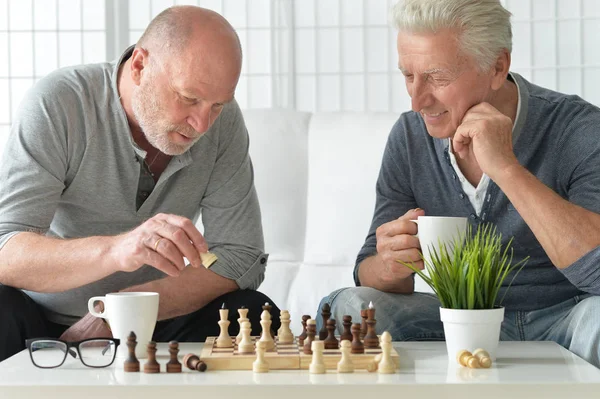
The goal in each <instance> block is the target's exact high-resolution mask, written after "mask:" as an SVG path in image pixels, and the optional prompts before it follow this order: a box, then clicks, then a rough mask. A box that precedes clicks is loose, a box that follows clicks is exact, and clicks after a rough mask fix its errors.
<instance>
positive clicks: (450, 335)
mask: <svg viewBox="0 0 600 399" xmlns="http://www.w3.org/2000/svg"><path fill="white" fill-rule="evenodd" d="M511 244H512V238H511V239H510V240H509V241H508V243H507V244H506V245H505V246H504V247H503V246H502V235H501V234H500V233H498V232H497V230H496V227H495V226H493V225H491V224H483V225H479V227H478V228H477V231H476V232H475V234H473V232H472V228H471V227H470V226H468V227H467V230H466V232H465V234H461V235H459V236H457V238H455V239H454V240H453V241H452V242H451V243H450V244H448V245H446V244H442V243H439V245H437V247H436V246H435V245H434V246H431V247H430V248H429V258H428V259H425V258H424V257H423V255H422V254H421V258H422V259H423V262H424V270H419V269H417V268H415V266H414V265H413V264H412V263H405V262H401V261H399V262H400V263H402V264H403V265H405V266H407V267H409V268H410V269H412V270H413V271H414V272H415V273H417V274H418V275H419V276H420V277H421V278H422V279H423V280H424V281H425V283H427V284H428V285H429V286H430V287H431V289H432V290H433V291H434V292H435V294H436V295H437V297H438V298H439V300H440V303H441V307H440V317H441V320H442V322H443V324H444V334H445V337H446V348H447V350H448V356H449V357H450V359H453V358H454V357H455V356H456V354H457V353H458V351H460V350H463V349H467V350H469V351H473V350H475V349H477V348H484V349H485V350H487V351H488V352H489V354H490V356H491V357H492V359H495V356H496V350H497V348H498V341H499V339H500V327H501V324H502V320H503V319H504V307H502V306H500V304H501V302H502V299H503V298H504V296H503V297H502V298H500V300H498V293H499V291H500V287H501V286H502V285H503V283H504V281H505V280H506V278H507V277H508V276H509V275H510V274H511V273H513V272H514V273H513V275H512V280H511V281H510V283H512V281H513V280H514V277H515V276H516V275H517V274H518V273H519V272H520V271H521V269H522V268H523V266H525V263H526V261H527V258H525V259H523V260H521V261H520V262H517V263H513V262H512V257H513V251H512V248H511ZM509 287H510V284H509V285H508V287H507V289H508V288H509ZM504 294H506V291H505V293H504Z"/></svg>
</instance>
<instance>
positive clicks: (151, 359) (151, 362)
mask: <svg viewBox="0 0 600 399" xmlns="http://www.w3.org/2000/svg"><path fill="white" fill-rule="evenodd" d="M144 373H151V374H153V373H160V364H158V362H157V361H156V342H154V341H150V342H148V361H147V362H146V364H144Z"/></svg>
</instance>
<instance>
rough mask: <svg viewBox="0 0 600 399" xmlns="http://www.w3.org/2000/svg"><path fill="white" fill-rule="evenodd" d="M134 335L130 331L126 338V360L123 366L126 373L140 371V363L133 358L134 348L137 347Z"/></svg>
mask: <svg viewBox="0 0 600 399" xmlns="http://www.w3.org/2000/svg"><path fill="white" fill-rule="evenodd" d="M136 338H137V337H136V336H135V333H134V332H133V331H132V332H130V333H129V336H128V337H127V351H128V352H127V353H128V355H127V359H125V363H124V364H123V369H124V370H125V371H126V372H136V371H140V361H139V360H138V359H137V357H136V356H135V347H136V345H137V341H136Z"/></svg>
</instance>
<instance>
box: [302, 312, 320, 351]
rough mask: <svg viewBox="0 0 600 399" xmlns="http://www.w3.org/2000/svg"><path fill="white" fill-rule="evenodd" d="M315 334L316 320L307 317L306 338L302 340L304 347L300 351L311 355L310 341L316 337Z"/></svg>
mask: <svg viewBox="0 0 600 399" xmlns="http://www.w3.org/2000/svg"><path fill="white" fill-rule="evenodd" d="M316 335H317V321H316V320H314V319H308V320H307V321H306V339H305V340H304V347H303V348H302V351H303V352H304V353H305V354H307V355H312V342H313V341H314V340H315V339H316V338H315V337H316Z"/></svg>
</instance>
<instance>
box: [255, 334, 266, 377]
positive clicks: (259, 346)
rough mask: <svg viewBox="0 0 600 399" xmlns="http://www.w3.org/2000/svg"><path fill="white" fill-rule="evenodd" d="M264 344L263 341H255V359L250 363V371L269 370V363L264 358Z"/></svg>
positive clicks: (260, 371)
mask: <svg viewBox="0 0 600 399" xmlns="http://www.w3.org/2000/svg"><path fill="white" fill-rule="evenodd" d="M265 345H266V344H265V342H264V341H258V342H257V343H256V360H255V361H254V363H252V371H254V372H255V373H266V372H268V371H269V363H268V362H267V361H266V360H265V351H266V346H265Z"/></svg>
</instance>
